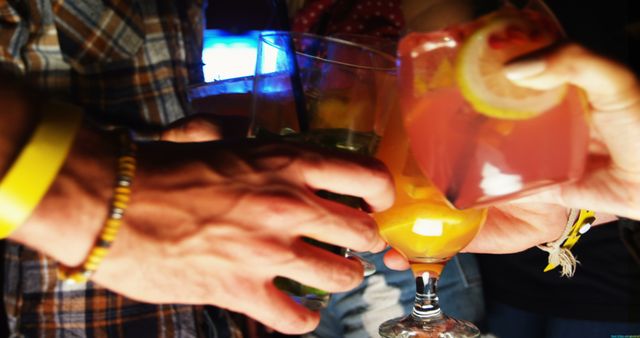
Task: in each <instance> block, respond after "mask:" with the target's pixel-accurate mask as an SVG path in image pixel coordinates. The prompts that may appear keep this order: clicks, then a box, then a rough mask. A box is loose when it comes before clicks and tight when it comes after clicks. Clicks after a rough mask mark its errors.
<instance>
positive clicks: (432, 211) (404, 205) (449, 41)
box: [374, 0, 588, 338]
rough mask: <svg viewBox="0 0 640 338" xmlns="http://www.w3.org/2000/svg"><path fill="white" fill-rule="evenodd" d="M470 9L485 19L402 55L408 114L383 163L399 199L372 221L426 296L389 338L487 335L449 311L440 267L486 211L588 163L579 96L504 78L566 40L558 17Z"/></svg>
mask: <svg viewBox="0 0 640 338" xmlns="http://www.w3.org/2000/svg"><path fill="white" fill-rule="evenodd" d="M465 3H467V4H469V5H471V7H469V8H466V10H465V11H464V12H465V13H477V14H478V15H479V17H477V18H475V20H472V19H474V18H468V19H469V21H468V22H463V23H460V22H455V23H453V25H451V26H448V27H446V28H445V29H443V30H440V31H433V32H428V33H411V34H408V35H407V36H405V37H404V38H403V39H402V40H401V41H400V44H399V47H398V56H399V75H398V77H399V91H398V94H399V102H400V106H401V108H400V110H401V111H402V114H396V115H391V116H390V118H389V121H388V124H387V129H386V131H385V136H384V138H383V139H382V142H381V144H380V146H379V152H378V155H377V156H378V157H379V158H380V159H381V160H382V161H383V162H384V163H385V164H386V165H387V166H388V167H389V169H390V170H391V172H392V173H393V175H394V179H395V182H396V194H397V197H396V202H395V204H394V206H393V207H392V208H390V209H389V210H387V211H384V212H381V213H377V214H376V215H374V217H375V218H376V221H377V222H378V226H379V229H380V233H381V235H382V236H383V237H384V238H385V239H386V240H387V242H388V243H389V244H390V245H391V246H392V247H393V248H395V249H396V250H397V251H399V252H400V253H402V254H403V255H404V256H405V257H406V258H407V259H408V261H409V263H410V264H411V269H412V271H413V273H414V276H415V278H416V287H417V289H416V298H415V305H414V309H413V311H412V313H411V314H410V315H408V316H406V317H403V318H397V319H392V320H389V321H387V322H385V323H383V324H382V325H381V326H380V328H379V333H380V335H381V336H382V337H385V338H394V337H479V336H480V331H479V330H478V329H477V328H476V327H475V326H474V325H473V324H472V323H469V322H466V321H462V320H458V319H455V318H450V317H448V316H446V315H445V314H443V313H442V310H441V309H440V307H439V305H438V296H437V288H436V285H437V281H438V278H439V275H440V272H441V271H442V268H443V267H444V265H445V264H446V262H447V261H448V260H449V259H450V258H451V257H453V256H454V255H455V254H456V253H457V252H459V251H460V250H461V249H462V248H464V247H465V246H466V245H467V244H468V243H469V242H470V241H471V240H472V239H473V238H474V236H475V235H476V233H477V232H478V231H479V229H480V228H481V226H482V224H483V223H484V220H485V218H486V215H487V209H486V208H485V207H487V206H489V205H491V204H492V203H495V202H497V201H503V200H506V199H508V198H514V197H516V196H520V195H521V194H523V193H525V192H528V191H532V190H533V189H534V188H538V187H542V186H545V185H548V184H552V183H559V182H564V181H566V180H571V179H574V178H575V177H578V176H579V174H580V172H581V169H582V166H583V162H584V154H585V151H586V141H587V140H588V138H587V137H586V136H587V134H586V130H587V128H586V123H585V119H584V109H583V108H584V107H583V106H582V104H581V100H580V96H579V93H578V92H577V91H576V90H574V89H573V88H569V87H563V88H557V89H554V90H550V91H534V90H530V89H525V88H520V87H517V86H515V85H513V84H511V82H510V81H508V80H507V79H506V78H505V77H504V75H503V74H502V73H501V67H502V65H503V64H504V63H505V62H508V61H509V60H511V59H513V58H516V57H518V56H520V55H524V54H526V53H529V52H533V51H535V50H537V49H539V48H543V47H547V46H549V45H551V44H552V43H553V42H554V41H556V40H557V39H559V38H560V37H561V36H562V29H561V28H560V26H559V25H558V23H557V21H556V20H555V18H554V17H553V15H552V14H551V13H550V12H549V11H548V9H547V8H546V6H544V4H543V3H542V2H540V1H537V0H531V1H507V0H504V1H493V2H492V1H470V0H468V1H465ZM459 4H460V3H459V2H458V5H459ZM474 5H478V6H477V7H474ZM452 17H455V18H460V17H461V16H458V15H454V16H452Z"/></svg>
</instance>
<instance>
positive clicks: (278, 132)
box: [249, 32, 397, 309]
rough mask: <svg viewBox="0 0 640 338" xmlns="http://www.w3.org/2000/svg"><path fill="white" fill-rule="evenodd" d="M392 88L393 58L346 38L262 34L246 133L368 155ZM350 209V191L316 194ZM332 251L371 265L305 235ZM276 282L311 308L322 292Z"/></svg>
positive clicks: (354, 201)
mask: <svg viewBox="0 0 640 338" xmlns="http://www.w3.org/2000/svg"><path fill="white" fill-rule="evenodd" d="M396 85H397V79H396V65H395V58H394V57H393V56H391V55H388V54H385V53H383V52H381V51H378V50H375V49H373V48H370V47H367V46H364V45H361V44H358V43H355V42H350V41H346V40H341V39H336V38H331V37H323V36H317V35H313V34H305V33H295V32H262V33H261V34H260V36H259V43H258V59H257V64H256V74H255V78H254V90H253V112H252V116H251V122H250V123H251V125H250V128H249V129H250V130H249V137H257V138H275V139H279V140H285V141H289V142H301V143H308V144H313V145H316V146H319V147H324V148H328V149H331V150H332V151H345V152H351V153H359V154H362V155H366V156H373V154H374V153H375V151H376V149H377V146H378V143H379V141H380V137H381V136H382V134H383V132H384V126H385V123H386V118H387V115H388V113H389V111H390V109H391V108H393V104H392V102H390V100H389V97H388V95H387V93H388V92H390V91H394V90H395V88H396ZM317 194H318V195H320V196H321V197H324V198H328V199H331V200H334V201H337V202H340V203H343V204H346V205H349V206H351V207H354V208H360V207H362V206H363V204H362V200H361V199H360V198H357V197H354V196H345V195H338V194H335V193H332V192H329V191H318V192H317ZM307 240H308V241H310V242H312V243H314V244H316V245H320V246H321V247H323V248H325V249H327V250H330V251H332V252H334V253H336V254H340V255H345V256H347V257H352V258H355V259H358V260H359V261H360V262H361V263H363V267H364V269H365V274H371V273H373V272H375V265H374V264H373V263H371V262H368V261H366V260H364V259H363V258H361V257H359V256H357V253H353V252H351V251H350V250H349V249H343V248H338V247H335V246H332V245H328V244H326V243H320V242H317V241H314V240H312V239H307ZM276 285H277V286H278V287H280V288H281V289H283V290H285V291H287V292H289V294H290V295H292V296H293V297H294V299H296V300H298V301H299V302H300V303H302V304H304V305H306V306H307V307H309V308H312V309H318V308H322V307H324V306H326V304H327V303H328V300H329V294H327V293H326V292H324V291H322V290H318V289H314V288H310V287H308V286H304V285H301V284H299V283H297V282H295V281H292V280H288V279H284V278H278V279H277V280H276Z"/></svg>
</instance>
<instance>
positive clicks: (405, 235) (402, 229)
mask: <svg viewBox="0 0 640 338" xmlns="http://www.w3.org/2000/svg"><path fill="white" fill-rule="evenodd" d="M377 157H378V158H379V159H380V160H382V161H383V162H384V163H385V164H386V165H387V167H388V168H389V170H390V171H391V173H392V174H393V177H394V181H395V184H396V201H395V203H394V205H393V207H392V208H390V209H389V210H386V211H384V212H379V213H376V214H374V218H375V219H376V222H377V223H378V227H379V231H380V234H381V235H382V237H383V238H384V239H385V240H386V241H387V243H389V245H390V246H391V247H393V248H394V249H395V250H397V251H399V252H400V253H402V254H403V255H404V256H405V258H407V259H408V261H409V263H410V264H411V270H412V271H413V274H414V277H415V279H416V297H415V305H414V307H413V311H412V313H411V314H410V315H408V316H406V317H403V318H396V319H392V320H389V321H386V322H384V323H383V324H382V325H381V326H380V329H379V333H380V335H381V336H382V337H385V338H392V337H477V336H479V334H480V331H479V330H478V329H477V328H476V327H475V326H474V325H473V324H471V323H469V322H466V321H462V320H457V319H453V318H450V317H448V316H446V315H445V314H443V313H442V310H441V309H440V306H439V305H438V296H437V293H436V291H437V290H436V286H437V281H438V278H439V277H440V273H441V272H442V269H443V268H444V266H445V264H446V263H447V262H448V261H449V260H450V259H451V258H452V257H453V256H454V255H455V254H456V253H457V252H458V251H460V250H461V249H462V248H464V247H465V246H466V245H467V244H468V243H469V242H470V241H471V240H472V239H473V237H474V236H475V235H476V233H477V232H478V231H479V230H480V227H481V226H482V224H483V223H484V220H485V218H486V214H487V210H486V209H470V210H458V209H455V208H454V207H453V206H452V205H451V204H450V203H449V202H448V201H447V200H446V199H445V198H444V196H443V195H442V193H441V192H440V191H438V190H437V189H436V188H435V187H434V186H433V184H431V182H430V181H429V179H427V178H426V177H425V176H424V175H423V174H422V172H421V171H420V169H419V168H418V165H417V163H416V162H415V160H414V157H413V154H412V151H411V148H410V145H409V140H408V138H407V134H406V132H405V129H404V126H403V121H402V116H401V114H400V113H399V111H398V113H397V114H391V115H390V116H389V120H388V122H387V128H386V129H385V134H384V137H383V138H382V141H381V143H380V146H379V149H378V153H377ZM444 333H447V334H449V335H441V334H444Z"/></svg>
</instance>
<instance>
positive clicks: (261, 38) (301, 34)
mask: <svg viewBox="0 0 640 338" xmlns="http://www.w3.org/2000/svg"><path fill="white" fill-rule="evenodd" d="M269 36H274V37H277V36H289V37H292V38H295V37H307V38H311V39H314V40H325V41H329V42H334V43H339V44H342V45H348V46H350V47H355V48H360V49H363V50H366V51H369V52H372V53H374V54H376V55H378V56H380V57H381V58H382V59H383V60H386V61H388V62H389V63H390V64H393V67H379V66H364V65H358V64H354V63H349V62H342V61H335V60H330V59H326V58H322V57H319V56H315V55H311V54H308V53H304V52H300V51H295V53H296V55H302V56H305V57H308V58H311V59H314V60H320V61H324V62H327V63H331V64H336V65H341V66H347V67H353V68H359V69H367V70H375V71H383V72H396V71H397V66H396V61H397V58H396V57H395V56H393V55H391V54H389V53H386V52H383V51H381V50H379V49H376V48H373V47H369V46H367V45H364V44H361V43H358V42H353V41H349V40H344V39H340V38H336V37H333V36H323V35H317V34H312V33H304V32H290V31H262V32H260V34H259V36H258V43H260V42H261V41H264V42H265V43H266V44H268V45H270V46H272V47H274V48H278V49H282V47H281V46H276V45H274V44H273V41H269V40H266V39H264V38H265V37H269ZM363 36H366V35H363Z"/></svg>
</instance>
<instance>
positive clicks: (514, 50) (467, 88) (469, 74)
mask: <svg viewBox="0 0 640 338" xmlns="http://www.w3.org/2000/svg"><path fill="white" fill-rule="evenodd" d="M559 34H560V33H559V30H557V29H555V30H554V29H553V28H551V27H549V25H543V24H541V23H540V22H533V21H532V20H530V19H528V18H527V17H524V16H522V15H497V16H494V17H492V18H490V19H489V20H487V21H486V23H485V24H484V25H483V26H481V27H480V28H479V29H478V30H476V31H475V32H473V33H472V34H471V35H469V36H468V37H467V39H465V40H464V42H463V43H462V46H461V47H460V51H459V53H458V56H457V58H456V62H455V77H456V81H457V83H458V86H459V88H460V91H461V92H462V95H463V97H464V98H465V100H467V102H469V103H470V104H471V105H472V106H473V108H474V109H475V110H476V111H477V112H479V113H481V114H484V115H487V116H490V117H493V118H499V119H508V120H522V119H528V118H532V117H535V116H538V115H540V114H542V113H544V112H545V111H547V110H549V109H550V108H552V107H553V106H555V105H557V104H558V103H559V102H560V101H561V100H562V99H563V97H564V96H565V94H566V86H562V87H558V88H555V89H552V90H545V91H541V90H535V89H530V88H524V87H520V86H517V85H515V84H514V83H513V82H511V81H510V80H509V79H507V78H506V77H505V75H504V73H503V71H502V67H503V65H504V64H505V63H506V62H508V61H510V60H512V59H514V58H516V57H518V56H521V55H524V54H527V53H529V52H532V51H535V50H537V49H540V48H543V47H546V46H548V45H550V44H552V43H553V42H554V41H555V40H557V39H558V37H559Z"/></svg>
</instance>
